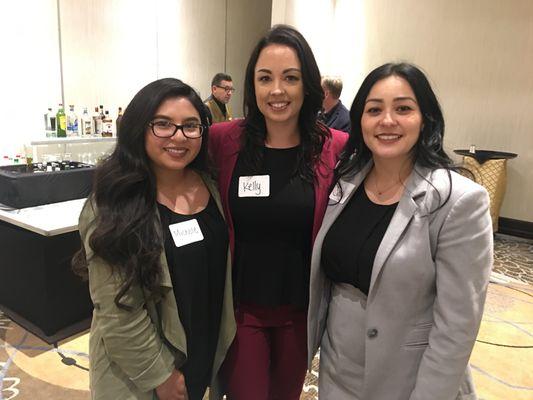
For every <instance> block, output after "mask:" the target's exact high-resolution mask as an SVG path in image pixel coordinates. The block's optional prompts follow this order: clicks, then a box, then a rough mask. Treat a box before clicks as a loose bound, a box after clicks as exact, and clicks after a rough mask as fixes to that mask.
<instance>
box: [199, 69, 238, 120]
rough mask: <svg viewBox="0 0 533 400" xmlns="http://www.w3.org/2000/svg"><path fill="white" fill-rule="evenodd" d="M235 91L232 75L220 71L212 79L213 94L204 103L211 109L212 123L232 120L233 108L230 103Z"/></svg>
mask: <svg viewBox="0 0 533 400" xmlns="http://www.w3.org/2000/svg"><path fill="white" fill-rule="evenodd" d="M234 91H235V88H234V87H233V81H232V79H231V76H229V75H228V74H224V73H222V72H219V73H218V74H216V75H215V76H214V77H213V79H212V80H211V96H209V97H208V98H207V99H205V101H204V103H205V105H206V106H207V108H208V109H209V111H210V113H211V116H210V118H209V120H210V122H211V123H215V122H224V121H230V120H231V118H232V117H231V108H230V106H229V105H228V103H229V101H230V99H231V95H232V94H233V92H234Z"/></svg>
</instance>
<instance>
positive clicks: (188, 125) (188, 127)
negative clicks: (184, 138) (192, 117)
mask: <svg viewBox="0 0 533 400" xmlns="http://www.w3.org/2000/svg"><path fill="white" fill-rule="evenodd" d="M198 126H199V125H198V124H195V123H192V122H189V123H186V124H183V129H184V130H185V132H187V133H189V132H195V131H196V130H197V129H198Z"/></svg>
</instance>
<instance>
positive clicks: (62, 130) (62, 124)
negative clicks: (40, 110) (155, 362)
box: [56, 103, 67, 137]
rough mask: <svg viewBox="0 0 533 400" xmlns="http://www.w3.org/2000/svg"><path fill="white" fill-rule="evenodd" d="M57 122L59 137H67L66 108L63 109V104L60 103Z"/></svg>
mask: <svg viewBox="0 0 533 400" xmlns="http://www.w3.org/2000/svg"><path fill="white" fill-rule="evenodd" d="M56 124H57V137H67V117H66V115H65V110H63V104H61V103H59V107H58V109H57V114H56Z"/></svg>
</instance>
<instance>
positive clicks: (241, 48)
mask: <svg viewBox="0 0 533 400" xmlns="http://www.w3.org/2000/svg"><path fill="white" fill-rule="evenodd" d="M271 9H272V4H271V3H270V1H264V0H228V11H227V15H228V17H227V21H228V22H227V33H226V37H227V40H226V71H227V72H228V74H230V75H231V77H232V79H233V86H234V87H235V88H236V89H237V90H236V91H235V93H234V94H233V96H232V99H231V106H232V110H233V115H234V116H237V117H242V111H243V109H242V102H243V93H244V73H245V69H246V65H247V64H248V58H249V57H250V53H251V51H252V49H253V48H254V46H255V44H256V43H257V41H258V40H259V39H260V38H261V37H262V36H263V34H264V33H265V32H266V31H267V30H268V29H269V28H270V14H271Z"/></svg>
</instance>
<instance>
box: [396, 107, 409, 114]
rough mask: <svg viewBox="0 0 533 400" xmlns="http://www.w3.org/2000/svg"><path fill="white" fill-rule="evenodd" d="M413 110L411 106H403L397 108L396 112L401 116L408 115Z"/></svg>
mask: <svg viewBox="0 0 533 400" xmlns="http://www.w3.org/2000/svg"><path fill="white" fill-rule="evenodd" d="M412 110H413V108H412V107H411V106H408V105H401V106H398V107H397V108H396V111H398V112H399V113H400V114H401V113H408V112H409V111H412Z"/></svg>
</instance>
